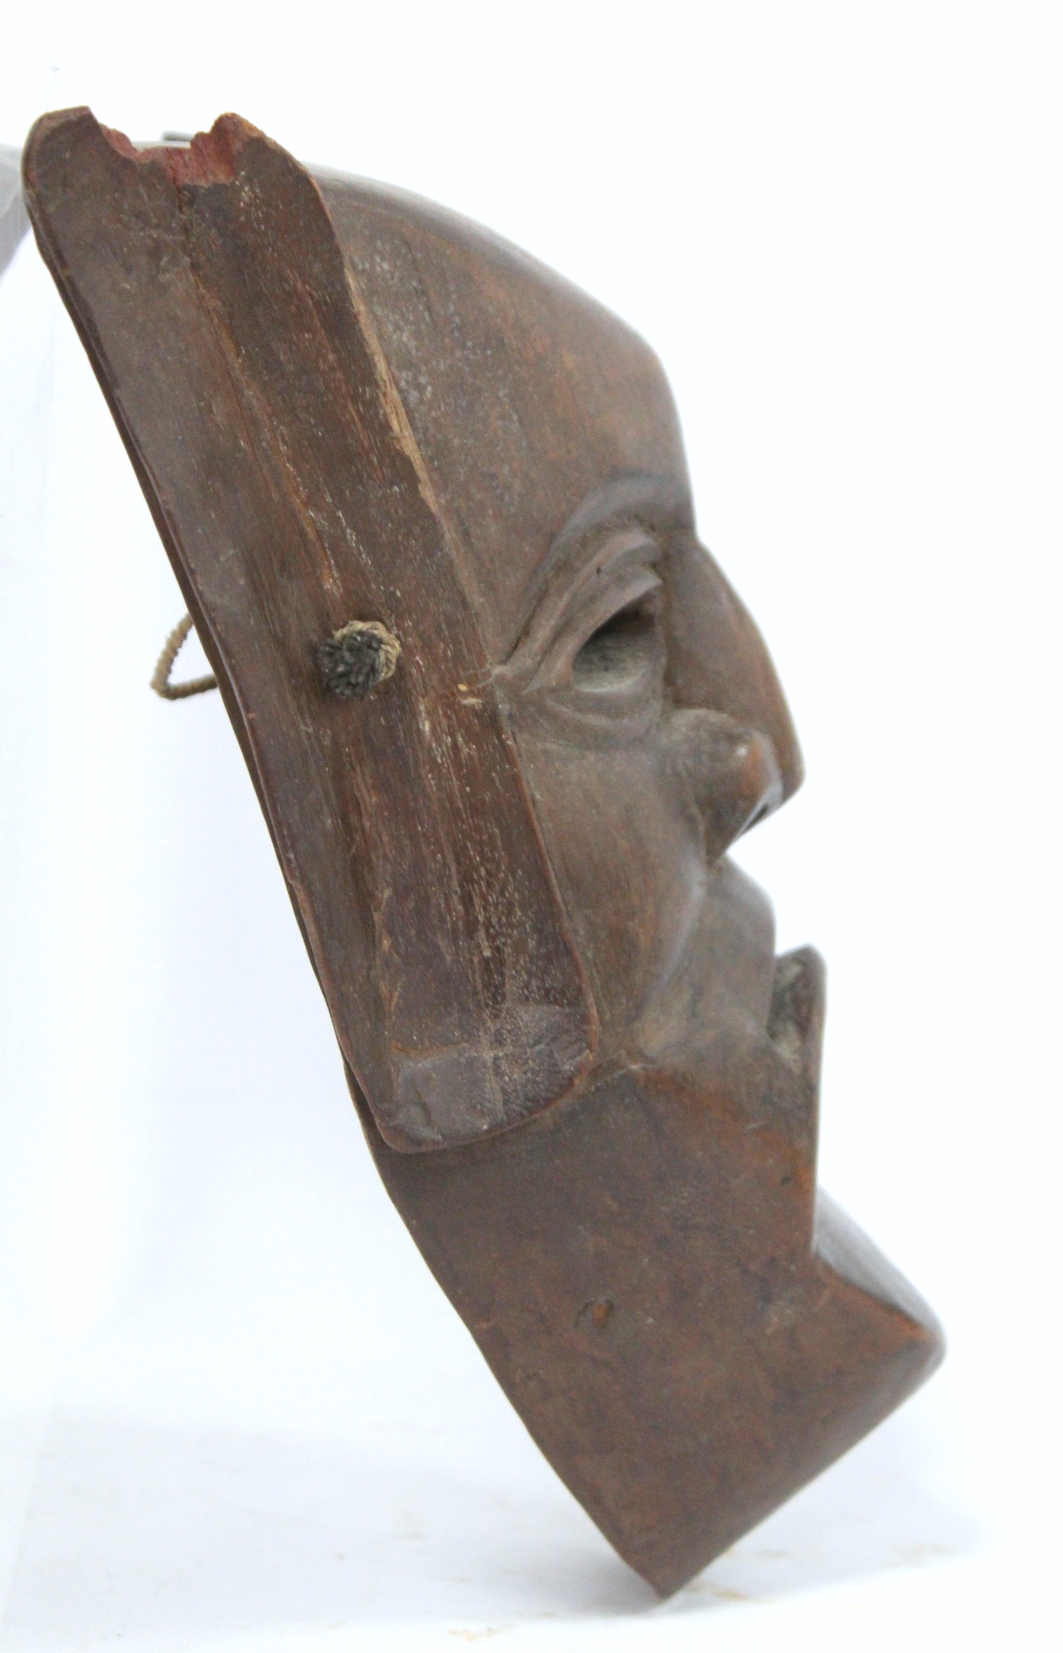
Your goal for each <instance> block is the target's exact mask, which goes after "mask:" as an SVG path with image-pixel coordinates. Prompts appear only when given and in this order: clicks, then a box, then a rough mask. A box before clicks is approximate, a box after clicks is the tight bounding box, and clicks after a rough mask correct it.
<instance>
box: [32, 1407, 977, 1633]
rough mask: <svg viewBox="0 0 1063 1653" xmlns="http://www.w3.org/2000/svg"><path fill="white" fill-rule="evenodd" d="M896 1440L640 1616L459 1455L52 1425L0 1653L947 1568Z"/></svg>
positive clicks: (731, 1593)
mask: <svg viewBox="0 0 1063 1653" xmlns="http://www.w3.org/2000/svg"><path fill="white" fill-rule="evenodd" d="M902 1425H903V1419H902V1420H894V1421H893V1423H892V1425H888V1426H886V1427H885V1428H883V1429H881V1430H880V1431H879V1432H878V1434H877V1435H875V1436H873V1437H872V1438H871V1439H870V1440H869V1441H868V1442H866V1443H864V1445H863V1446H862V1447H860V1448H858V1449H857V1450H856V1451H855V1452H853V1453H851V1454H850V1455H849V1456H848V1458H846V1459H844V1460H843V1461H842V1462H841V1463H840V1464H839V1465H837V1466H836V1467H835V1468H834V1469H833V1470H832V1471H830V1472H829V1473H828V1474H827V1475H826V1476H824V1477H823V1478H822V1479H821V1480H820V1481H818V1482H816V1483H815V1484H814V1485H813V1486H812V1487H810V1488H808V1489H807V1490H806V1491H805V1492H804V1493H802V1494H800V1495H799V1496H798V1497H797V1498H795V1499H793V1500H792V1501H791V1503H790V1504H788V1505H787V1506H786V1507H785V1508H784V1509H782V1510H780V1511H779V1512H777V1513H776V1514H775V1515H774V1516H772V1517H771V1518H770V1519H769V1520H768V1521H767V1522H765V1523H764V1524H763V1525H762V1526H761V1527H759V1528H758V1529H757V1530H756V1532H754V1533H752V1534H751V1535H749V1537H747V1538H746V1539H744V1540H743V1541H742V1542H741V1543H740V1544H738V1545H737V1546H735V1548H734V1549H733V1550H732V1551H730V1552H729V1553H728V1554H727V1555H726V1556H724V1557H722V1558H721V1559H720V1560H719V1561H718V1562H716V1563H715V1564H714V1566H713V1567H711V1568H709V1569H708V1571H707V1572H706V1573H704V1574H703V1575H702V1576H701V1577H700V1578H699V1579H697V1580H695V1581H694V1583H693V1584H692V1585H690V1586H689V1587H688V1588H687V1589H686V1590H684V1591H683V1592H681V1594H680V1595H679V1596H678V1597H676V1598H675V1599H674V1600H673V1601H672V1602H669V1603H665V1604H661V1605H659V1606H658V1605H656V1598H655V1597H654V1596H653V1595H652V1593H651V1592H650V1590H649V1589H648V1588H647V1587H646V1586H645V1585H644V1584H643V1583H642V1582H641V1580H639V1579H637V1578H636V1577H635V1576H634V1575H633V1574H632V1573H630V1572H629V1571H628V1570H627V1568H626V1567H624V1566H623V1564H622V1563H621V1562H620V1561H618V1560H617V1559H616V1558H615V1557H614V1556H613V1554H612V1552H611V1551H610V1550H609V1549H608V1547H607V1546H606V1544H605V1543H604V1541H603V1540H602V1539H601V1538H600V1536H599V1535H598V1533H597V1532H596V1531H595V1530H594V1528H593V1527H592V1526H591V1524H590V1522H589V1521H588V1520H587V1519H586V1517H585V1516H584V1515H583V1513H582V1512H581V1511H580V1510H579V1509H578V1508H577V1506H576V1505H575V1504H574V1503H573V1502H572V1501H571V1500H570V1499H569V1498H568V1497H567V1496H566V1495H565V1494H564V1492H563V1490H562V1489H561V1488H560V1486H559V1485H557V1484H556V1483H552V1482H544V1483H543V1486H542V1487H536V1488H534V1489H532V1490H531V1491H530V1492H529V1491H528V1490H527V1489H526V1488H525V1487H522V1486H520V1485H516V1486H508V1487H507V1486H505V1485H503V1484H502V1483H501V1481H500V1482H499V1483H498V1484H487V1483H486V1482H484V1481H482V1480H481V1481H473V1480H470V1479H468V1478H463V1476H462V1473H461V1470H460V1451H461V1448H460V1442H451V1441H449V1440H446V1441H444V1440H442V1439H441V1438H440V1437H438V1436H436V1437H433V1436H431V1435H427V1436H426V1435H424V1434H418V1435H417V1436H415V1437H414V1436H411V1435H407V1436H406V1437H405V1438H403V1435H402V1432H401V1431H392V1432H389V1433H388V1434H386V1435H384V1434H381V1435H380V1436H379V1437H378V1447H379V1449H378V1450H377V1449H375V1448H374V1447H373V1446H372V1445H370V1446H368V1447H367V1449H366V1450H365V1451H358V1450H357V1449H356V1448H354V1447H352V1446H351V1445H350V1444H349V1443H346V1444H337V1445H335V1446H333V1445H330V1444H329V1443H327V1442H322V1441H320V1440H299V1439H294V1440H293V1439H289V1440H285V1439H282V1438H277V1437H272V1436H265V1435H262V1436H256V1435H241V1434H238V1433H234V1432H229V1431H223V1430H217V1431H213V1432H211V1431H202V1430H200V1431H195V1430H192V1429H187V1430H182V1429H178V1428H167V1427H152V1426H148V1425H136V1424H132V1423H128V1422H122V1421H117V1420H109V1419H106V1418H92V1417H83V1416H76V1415H68V1416H59V1417H57V1418H55V1419H53V1421H52V1423H51V1425H50V1426H49V1428H48V1430H47V1432H46V1434H45V1437H44V1440H43V1444H42V1448H41V1452H40V1456H39V1459H38V1464H37V1470H36V1476H35V1483H34V1486H33V1491H32V1493H31V1495H30V1499H29V1503H28V1507H27V1511H26V1518H25V1522H24V1525H23V1531H22V1537H21V1542H20V1548H19V1553H18V1556H17V1559H16V1562H15V1567H14V1571H13V1577H12V1583H11V1589H10V1593H9V1598H8V1602H7V1610H6V1613H5V1614H4V1615H3V1619H2V1625H3V1628H2V1630H0V1646H2V1647H3V1648H4V1649H8V1650H14V1649H20V1650H21V1649H26V1650H28V1649H31V1648H32V1649H33V1650H34V1653H43V1650H46V1649H53V1648H59V1647H62V1648H64V1649H65V1648H70V1647H72V1646H75V1645H76V1646H78V1647H91V1646H94V1645H97V1644H99V1643H103V1642H110V1641H112V1640H113V1639H114V1638H116V1637H118V1636H121V1637H122V1639H123V1641H124V1642H125V1644H126V1645H127V1646H128V1645H129V1641H130V1639H131V1638H142V1639H144V1640H145V1641H148V1640H150V1642H151V1643H152V1645H153V1646H154V1647H160V1646H162V1647H165V1646H166V1645H168V1644H170V1643H174V1644H178V1643H179V1644H181V1645H182V1646H186V1645H187V1644H188V1643H189V1642H195V1641H197V1640H199V1639H202V1640H211V1639H214V1638H217V1637H225V1636H227V1635H230V1634H231V1635H240V1634H246V1633H252V1632H255V1631H259V1630H268V1629H269V1628H271V1627H273V1628H278V1627H285V1626H288V1627H295V1626H302V1627H304V1628H306V1629H308V1630H309V1629H313V1628H317V1627H320V1628H322V1629H325V1628H330V1629H331V1628H339V1627H341V1626H343V1625H357V1624H363V1625H365V1624H372V1623H377V1624H382V1623H384V1622H385V1621H391V1622H394V1621H396V1620H399V1621H403V1620H405V1621H421V1622H424V1621H429V1620H430V1621H433V1622H435V1623H436V1624H440V1623H446V1622H447V1621H448V1620H451V1621H456V1622H458V1623H468V1622H470V1620H477V1621H480V1622H483V1621H485V1620H491V1621H494V1622H495V1623H498V1622H499V1621H506V1622H507V1623H508V1624H514V1623H519V1622H521V1621H527V1620H529V1619H550V1620H553V1621H555V1622H556V1621H558V1620H565V1619H569V1620H571V1619H574V1618H575V1619H587V1618H599V1619H600V1618H603V1617H604V1618H616V1617H618V1616H627V1615H632V1614H644V1613H646V1611H647V1610H649V1609H654V1608H655V1611H654V1612H653V1615H652V1616H653V1617H657V1616H658V1615H662V1614H663V1615H671V1614H675V1613H689V1612H690V1611H692V1610H701V1611H704V1610H705V1609H706V1608H708V1607H710V1606H713V1605H716V1604H720V1603H723V1602H734V1601H751V1600H765V1599H771V1598H773V1597H774V1598H778V1597H779V1596H781V1595H785V1594H787V1593H790V1592H794V1591H800V1590H803V1589H807V1588H814V1587H816V1586H819V1585H824V1584H830V1583H838V1582H841V1581H844V1580H846V1579H852V1578H855V1577H860V1576H864V1575H867V1574H871V1573H875V1572H879V1571H881V1570H883V1569H887V1568H891V1567H902V1566H912V1565H915V1564H918V1563H921V1562H923V1563H925V1562H932V1561H935V1560H938V1559H943V1558H945V1557H951V1556H956V1555H959V1554H963V1553H965V1552H966V1551H968V1550H969V1549H970V1548H971V1547H972V1546H973V1544H974V1541H975V1534H974V1533H973V1531H972V1530H971V1528H970V1525H969V1524H968V1523H965V1521H964V1520H963V1519H962V1518H961V1517H958V1516H957V1515H955V1514H954V1513H953V1512H951V1511H949V1510H947V1509H946V1508H944V1507H942V1506H940V1505H938V1504H937V1503H935V1502H934V1500H933V1499H932V1498H930V1497H928V1496H927V1495H926V1493H925V1492H924V1491H923V1490H922V1489H921V1488H920V1486H919V1481H918V1474H917V1472H916V1471H917V1466H916V1465H915V1463H914V1462H913V1458H914V1454H913V1452H912V1449H911V1443H910V1441H908V1440H906V1437H905V1432H904V1430H903V1427H902ZM448 1453H449V1454H450V1457H451V1459H452V1461H450V1462H448ZM544 1630H545V1626H544ZM454 1633H455V1634H461V1633H462V1632H454Z"/></svg>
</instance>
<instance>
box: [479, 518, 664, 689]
mask: <svg viewBox="0 0 1063 1653" xmlns="http://www.w3.org/2000/svg"><path fill="white" fill-rule="evenodd" d="M569 549H570V555H569V556H567V557H566V558H565V559H564V561H563V562H560V563H559V564H557V565H555V567H554V568H553V569H552V570H551V576H552V577H551V578H550V579H549V580H548V581H547V582H546V584H545V586H544V587H543V588H542V589H541V590H540V593H539V601H538V602H537V604H536V607H535V610H534V612H533V613H532V615H531V617H530V619H529V621H528V623H527V624H526V626H525V628H524V631H523V633H522V635H521V638H520V641H519V642H518V644H517V646H516V648H515V649H514V650H513V652H512V654H511V655H510V657H509V659H508V661H507V662H506V664H505V666H504V667H503V671H504V673H505V675H506V676H507V677H512V678H514V679H519V680H521V681H525V682H527V681H529V680H530V679H531V678H533V677H534V676H536V674H537V673H538V671H539V669H540V667H541V666H542V665H543V663H544V661H546V660H547V659H548V657H549V655H550V652H551V649H552V648H553V647H554V645H555V644H556V642H557V640H558V638H560V637H562V636H564V634H565V633H566V632H568V631H569V630H576V629H578V628H579V626H580V622H581V621H582V622H583V624H584V625H586V624H587V616H588V614H591V616H592V620H591V624H590V629H592V630H593V629H594V628H595V627H596V626H597V625H600V624H601V623H603V622H604V621H605V620H607V619H608V618H609V617H610V615H611V614H612V613H613V612H614V611H615V610H616V609H618V608H622V607H625V606H626V605H627V604H628V603H630V602H633V601H634V600H635V599H637V598H638V597H641V596H643V595H644V594H645V593H646V592H648V591H652V590H655V589H656V588H658V587H659V586H660V584H661V581H660V579H659V577H658V575H657V574H656V573H655V572H654V564H655V563H656V562H657V561H658V560H659V559H660V557H661V554H662V549H663V548H662V546H661V543H660V540H659V538H658V537H657V536H656V535H655V534H654V532H653V530H652V529H651V528H649V527H647V526H646V524H644V523H642V522H640V521H638V520H637V519H633V518H632V517H630V516H628V517H626V518H622V519H620V520H617V521H615V522H613V523H611V524H610V523H603V524H602V525H601V526H600V528H599V529H598V531H597V532H594V533H590V534H587V535H586V536H584V537H583V538H582V539H580V540H577V541H575V542H574V543H573V545H572V546H571V547H570V548H569ZM611 596H612V597H615V601H612V602H610V597H611ZM599 608H600V609H602V610H603V612H601V613H600V614H595V613H594V612H593V611H594V610H596V609H599Z"/></svg>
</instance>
